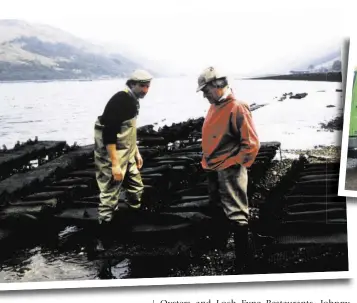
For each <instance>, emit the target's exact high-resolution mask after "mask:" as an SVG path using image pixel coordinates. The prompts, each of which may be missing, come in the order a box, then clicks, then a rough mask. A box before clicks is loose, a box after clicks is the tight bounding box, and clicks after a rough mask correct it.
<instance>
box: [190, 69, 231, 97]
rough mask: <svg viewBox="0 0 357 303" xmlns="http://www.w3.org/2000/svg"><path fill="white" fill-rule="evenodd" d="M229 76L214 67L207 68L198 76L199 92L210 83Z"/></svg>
mask: <svg viewBox="0 0 357 303" xmlns="http://www.w3.org/2000/svg"><path fill="white" fill-rule="evenodd" d="M226 77H227V76H226V75H225V74H223V73H220V72H219V71H217V69H215V68H214V67H208V68H206V69H205V70H204V71H203V72H202V73H201V74H200V76H199V77H198V87H197V90H196V91H197V92H199V91H200V90H202V89H203V88H204V87H205V86H206V85H207V84H208V83H210V82H212V81H214V80H216V79H221V78H226Z"/></svg>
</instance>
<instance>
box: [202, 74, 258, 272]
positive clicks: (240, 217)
mask: <svg viewBox="0 0 357 303" xmlns="http://www.w3.org/2000/svg"><path fill="white" fill-rule="evenodd" d="M199 91H202V92H203V96H204V97H205V98H206V99H207V100H208V101H209V103H210V104H211V106H210V108H209V111H208V113H207V116H206V118H205V121H204V123H203V127H202V151H203V157H202V162H201V164H202V167H203V169H204V170H205V171H206V172H207V176H208V183H209V186H208V188H209V195H210V202H211V204H212V205H213V206H214V207H215V209H216V210H220V211H221V212H223V213H224V215H225V217H226V218H227V219H228V221H229V223H230V224H231V226H232V228H233V234H234V243H235V269H236V273H242V272H243V271H244V268H245V265H246V262H247V256H248V214H249V208H248V196H247V185H248V174H247V168H248V167H250V166H251V165H252V164H253V162H254V160H255V158H256V156H257V154H258V151H259V148H260V142H259V139H258V135H257V132H256V129H255V126H254V123H253V120H252V115H251V112H250V109H249V105H247V104H246V103H244V102H242V101H238V100H237V99H236V98H235V97H234V95H233V93H232V90H231V89H230V88H229V85H228V80H227V77H226V75H224V74H220V73H219V71H217V70H216V69H215V68H213V67H209V68H207V69H205V70H204V71H203V72H202V74H201V75H200V76H199V78H198V88H197V92H199ZM215 213H216V214H217V212H215ZM217 228H218V226H217Z"/></svg>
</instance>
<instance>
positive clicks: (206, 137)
mask: <svg viewBox="0 0 357 303" xmlns="http://www.w3.org/2000/svg"><path fill="white" fill-rule="evenodd" d="M259 148H260V142H259V138H258V135H257V132H256V130H255V126H254V123H253V120H252V114H251V112H250V109H249V105H248V104H246V103H243V102H241V101H237V100H236V99H235V98H234V96H233V95H232V94H231V95H229V96H228V97H227V99H226V100H224V101H223V102H222V103H221V104H218V105H215V104H212V105H211V107H210V108H209V111H208V113H207V116H206V118H205V121H204V123H203V127H202V151H203V158H202V162H201V164H202V167H203V168H204V169H207V170H222V169H225V168H227V167H229V166H231V165H234V164H237V163H239V164H242V165H244V166H245V167H250V166H251V165H252V164H253V162H254V160H255V158H256V156H257V154H258V151H259Z"/></svg>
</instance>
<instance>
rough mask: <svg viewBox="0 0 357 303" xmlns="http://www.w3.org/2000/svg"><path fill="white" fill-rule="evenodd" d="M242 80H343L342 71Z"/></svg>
mask: <svg viewBox="0 0 357 303" xmlns="http://www.w3.org/2000/svg"><path fill="white" fill-rule="evenodd" d="M241 80H299V81H327V82H342V73H341V72H328V73H311V74H288V75H276V76H265V77H254V78H242V79H241Z"/></svg>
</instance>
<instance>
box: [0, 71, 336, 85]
mask: <svg viewBox="0 0 357 303" xmlns="http://www.w3.org/2000/svg"><path fill="white" fill-rule="evenodd" d="M159 78H182V77H159ZM118 79H126V78H125V77H113V78H92V79H73V78H70V79H63V78H62V79H33V80H30V79H24V80H20V79H19V80H0V83H28V82H35V83H46V82H59V81H60V82H68V81H70V82H77V81H78V82H90V81H106V80H118ZM235 80H294V81H295V80H296V81H326V82H342V73H341V72H329V73H311V74H287V75H274V76H272V75H271V76H262V77H247V78H245V77H242V78H235Z"/></svg>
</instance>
